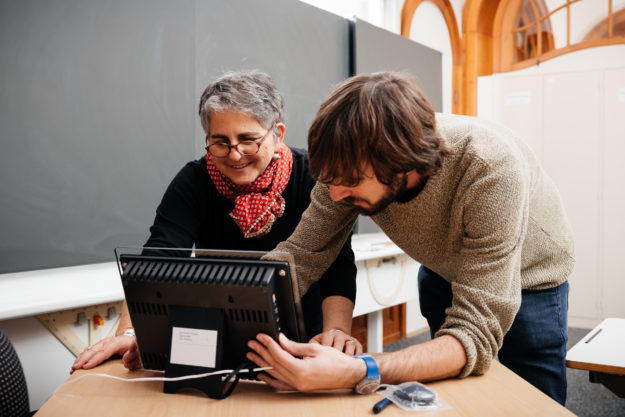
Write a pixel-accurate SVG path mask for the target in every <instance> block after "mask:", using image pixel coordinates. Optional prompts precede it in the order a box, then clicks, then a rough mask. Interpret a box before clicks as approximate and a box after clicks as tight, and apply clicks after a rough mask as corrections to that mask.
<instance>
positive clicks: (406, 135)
mask: <svg viewBox="0 0 625 417" xmlns="http://www.w3.org/2000/svg"><path fill="white" fill-rule="evenodd" d="M308 153H309V160H310V170H311V174H312V176H313V177H314V178H315V179H317V180H318V181H321V182H323V183H332V182H336V181H338V182H340V184H342V185H356V184H358V182H360V180H362V178H363V169H364V168H365V167H366V166H367V165H370V166H371V167H372V168H373V171H374V173H375V175H376V177H377V179H378V180H379V181H380V182H381V183H383V184H386V185H388V184H391V183H392V182H393V181H394V180H395V179H396V178H397V175H398V174H403V173H406V172H409V171H412V170H413V169H416V170H417V172H418V173H419V174H420V175H422V176H424V177H427V176H430V175H432V174H434V173H435V172H436V171H437V170H438V169H439V168H440V167H441V161H442V158H443V156H445V155H446V154H447V153H448V150H447V148H446V147H445V144H444V142H443V141H442V139H441V137H440V135H439V134H438V132H437V130H436V119H435V117H434V110H433V108H432V105H431V104H430V102H429V101H428V99H427V98H426V97H425V94H424V93H423V91H421V89H420V88H419V86H418V84H417V81H416V79H413V78H412V77H411V76H409V75H407V74H404V73H395V72H377V73H374V74H362V75H356V76H354V77H351V78H348V79H347V80H345V81H344V82H343V83H341V84H340V85H339V86H338V87H336V88H335V89H334V91H333V92H332V93H331V94H330V97H328V98H327V99H326V100H325V101H324V102H323V103H322V104H321V107H320V108H319V111H318V112H317V116H316V117H315V120H314V121H313V123H312V125H311V127H310V129H309V130H308Z"/></svg>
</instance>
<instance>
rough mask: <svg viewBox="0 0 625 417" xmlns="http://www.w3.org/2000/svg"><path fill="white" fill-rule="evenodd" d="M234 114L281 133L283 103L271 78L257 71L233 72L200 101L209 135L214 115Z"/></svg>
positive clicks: (211, 88)
mask: <svg viewBox="0 0 625 417" xmlns="http://www.w3.org/2000/svg"><path fill="white" fill-rule="evenodd" d="M224 110H232V111H237V112H241V113H246V114H248V115H250V116H252V117H254V118H255V119H256V120H257V121H258V123H260V124H261V125H262V126H263V127H265V128H266V129H270V128H272V129H273V133H274V135H276V137H277V136H279V134H280V132H279V131H278V129H277V128H276V127H275V124H276V123H284V99H283V98H282V95H281V94H280V92H279V91H278V89H277V88H276V86H275V84H274V83H273V80H272V79H271V77H270V76H269V75H267V74H265V73H263V72H260V71H257V70H250V71H231V72H227V73H225V74H223V75H222V76H221V77H219V78H217V79H216V80H215V81H213V82H212V83H210V84H209V85H208V87H206V90H204V93H202V98H201V99H200V108H199V115H200V120H201V122H202V127H203V128H204V131H205V132H206V133H207V134H208V133H209V132H210V116H211V112H219V111H224Z"/></svg>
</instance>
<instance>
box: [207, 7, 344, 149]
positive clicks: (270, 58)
mask: <svg viewBox="0 0 625 417" xmlns="http://www.w3.org/2000/svg"><path fill="white" fill-rule="evenodd" d="M196 22H197V28H196V32H197V49H196V50H197V54H196V63H197V73H196V85H197V88H196V98H197V99H198V100H199V97H200V95H201V93H202V91H203V90H204V87H205V86H206V85H207V84H208V83H209V82H210V81H211V80H212V79H214V78H215V77H216V76H218V75H220V74H221V73H223V72H224V71H226V70H231V69H259V70H261V71H264V72H266V73H268V74H269V75H270V76H271V77H272V78H273V80H274V81H275V82H276V85H277V86H278V89H279V90H280V92H281V93H282V95H283V96H284V99H285V102H286V119H287V120H286V122H287V123H286V125H287V130H286V135H285V142H286V143H287V144H288V145H291V146H295V147H300V148H306V147H307V145H306V143H307V140H306V139H307V134H308V128H309V126H310V123H311V122H312V119H313V118H314V116H315V114H316V113H317V110H319V105H320V104H321V101H323V99H324V98H325V97H326V96H327V95H328V94H329V93H330V91H331V90H332V87H333V86H334V85H335V84H338V83H339V82H341V81H343V80H344V79H345V78H347V77H348V75H349V22H348V21H347V20H346V19H344V18H342V17H340V16H336V15H334V14H331V13H329V12H326V11H324V10H321V9H318V8H316V7H313V6H310V5H308V4H306V3H301V2H299V1H294V0H264V1H258V0H239V1H228V2H223V3H222V2H220V6H219V13H216V12H215V5H214V2H203V1H198V3H197V9H196ZM196 129H197V131H199V132H201V126H200V125H199V124H198V125H197V127H196ZM202 146H203V145H202Z"/></svg>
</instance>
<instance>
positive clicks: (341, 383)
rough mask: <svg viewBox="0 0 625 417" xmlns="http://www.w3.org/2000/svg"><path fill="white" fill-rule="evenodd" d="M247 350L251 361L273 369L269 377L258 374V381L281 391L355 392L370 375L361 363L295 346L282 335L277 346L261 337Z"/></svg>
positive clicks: (315, 348) (311, 346)
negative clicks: (340, 390)
mask: <svg viewBox="0 0 625 417" xmlns="http://www.w3.org/2000/svg"><path fill="white" fill-rule="evenodd" d="M248 347H249V348H250V349H252V350H253V352H249V353H248V354H247V358H248V359H249V360H251V361H252V362H254V363H255V364H256V365H258V366H259V367H267V366H271V367H272V369H269V370H267V371H265V372H267V373H268V374H269V375H265V374H259V375H258V378H259V379H260V380H261V381H263V382H265V383H267V384H268V385H270V386H272V387H274V388H276V389H280V390H286V391H295V390H296V391H313V390H319V389H335V388H353V387H354V386H355V385H356V384H357V383H358V381H360V380H362V379H363V378H364V377H365V375H366V373H367V369H366V365H365V363H364V361H363V360H362V359H358V358H353V357H351V356H348V355H345V354H344V353H342V352H340V351H339V350H337V349H334V348H331V347H329V346H322V345H320V344H318V343H296V342H293V341H291V340H289V339H287V338H286V336H284V335H283V334H280V344H278V343H276V341H275V340H273V339H272V338H271V337H270V336H268V335H266V334H262V333H261V334H259V335H258V336H256V340H250V341H249V342H248ZM299 357H301V359H300V358H299Z"/></svg>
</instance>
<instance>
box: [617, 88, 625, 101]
mask: <svg viewBox="0 0 625 417" xmlns="http://www.w3.org/2000/svg"><path fill="white" fill-rule="evenodd" d="M618 102H619V103H625V88H624V87H620V88H619V89H618Z"/></svg>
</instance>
